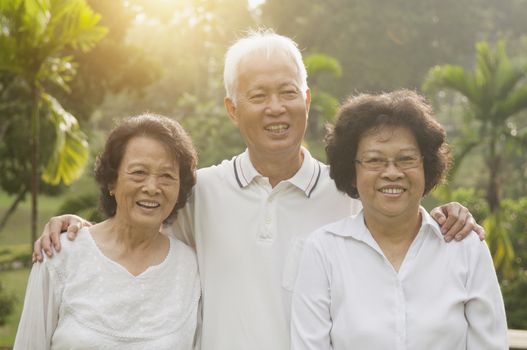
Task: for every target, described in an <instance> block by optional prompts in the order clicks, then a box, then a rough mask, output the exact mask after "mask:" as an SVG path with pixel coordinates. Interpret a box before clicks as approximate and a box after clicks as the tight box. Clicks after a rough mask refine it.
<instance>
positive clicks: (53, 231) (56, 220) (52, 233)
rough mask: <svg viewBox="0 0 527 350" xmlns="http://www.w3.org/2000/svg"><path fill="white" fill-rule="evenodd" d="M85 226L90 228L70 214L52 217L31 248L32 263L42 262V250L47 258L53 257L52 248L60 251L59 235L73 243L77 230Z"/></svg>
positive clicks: (79, 218) (82, 220)
mask: <svg viewBox="0 0 527 350" xmlns="http://www.w3.org/2000/svg"><path fill="white" fill-rule="evenodd" d="M85 226H91V223H90V222H89V221H86V220H84V219H83V218H81V217H80V216H77V215H72V214H65V215H60V216H54V217H52V218H51V219H49V221H48V223H47V224H46V225H45V226H44V231H43V232H42V235H41V236H40V238H39V239H37V241H36V242H35V244H34V246H33V262H36V261H39V262H41V261H42V260H43V258H44V257H43V255H42V250H44V252H45V253H46V255H47V256H49V257H52V256H53V249H52V247H54V248H55V250H56V251H60V234H61V233H66V234H67V235H68V239H70V240H72V241H73V240H74V239H75V238H76V237H77V233H78V232H79V230H80V229H81V228H82V227H85Z"/></svg>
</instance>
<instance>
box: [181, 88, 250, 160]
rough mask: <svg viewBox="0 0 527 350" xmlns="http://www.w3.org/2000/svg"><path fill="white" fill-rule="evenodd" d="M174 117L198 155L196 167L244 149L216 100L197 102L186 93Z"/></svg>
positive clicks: (242, 143) (237, 133) (234, 129)
mask: <svg viewBox="0 0 527 350" xmlns="http://www.w3.org/2000/svg"><path fill="white" fill-rule="evenodd" d="M177 107H178V111H179V113H178V115H176V116H177V117H178V118H180V121H181V124H182V125H183V127H184V128H185V129H186V130H188V132H189V134H190V136H191V137H192V140H193V142H194V145H195V147H196V149H197V150H198V155H199V166H200V167H206V166H210V165H214V164H218V163H219V162H221V161H222V160H223V159H226V158H230V157H233V156H235V155H237V154H239V153H240V152H242V151H243V150H244V149H245V143H244V142H243V139H242V137H241V135H240V133H239V131H238V129H237V128H236V127H235V126H234V124H233V123H231V122H230V119H229V118H227V117H226V116H225V110H224V109H223V105H222V104H221V102H220V101H208V102H204V103H200V102H199V101H198V98H197V97H196V96H193V95H190V94H186V95H183V96H182V97H181V99H180V100H179V101H178V104H177Z"/></svg>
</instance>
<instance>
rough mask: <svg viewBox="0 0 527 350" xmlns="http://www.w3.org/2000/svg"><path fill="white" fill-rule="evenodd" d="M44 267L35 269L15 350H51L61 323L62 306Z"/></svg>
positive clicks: (32, 271)
mask: <svg viewBox="0 0 527 350" xmlns="http://www.w3.org/2000/svg"><path fill="white" fill-rule="evenodd" d="M54 288H55V286H54V283H53V282H52V279H50V274H49V270H48V266H47V265H46V264H45V263H37V264H34V265H33V268H32V269H31V274H30V275H29V282H28V285H27V289H26V297H25V299H24V309H23V311H22V316H21V318H20V324H19V325H18V331H17V334H16V339H15V345H14V347H13V349H14V350H23V349H32V350H49V349H50V346H51V336H52V335H53V332H54V331H55V328H56V326H57V321H58V309H59V302H58V300H55V293H54Z"/></svg>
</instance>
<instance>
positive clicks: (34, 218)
mask: <svg viewBox="0 0 527 350" xmlns="http://www.w3.org/2000/svg"><path fill="white" fill-rule="evenodd" d="M32 94H33V102H32V107H31V250H33V243H34V242H35V241H36V239H37V222H38V192H39V146H40V145H39V134H40V125H39V116H38V114H39V111H38V110H39V102H40V93H39V89H38V87H37V86H36V85H34V86H33V88H32Z"/></svg>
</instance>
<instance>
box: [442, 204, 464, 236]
mask: <svg viewBox="0 0 527 350" xmlns="http://www.w3.org/2000/svg"><path fill="white" fill-rule="evenodd" d="M462 209H466V208H465V207H463V206H462V205H461V204H459V203H456V202H452V203H448V204H445V205H443V206H442V207H441V210H442V211H443V213H444V214H445V215H446V220H445V222H444V223H443V224H440V225H441V232H442V233H443V235H444V236H445V240H446V241H447V242H450V241H451V240H452V239H454V236H455V235H456V233H457V231H459V229H460V228H461V227H462V226H463V224H464V223H465V220H466V216H463V217H462V218H461V216H462V215H463V211H462ZM465 213H468V211H466V212H465ZM460 218H461V219H462V220H463V221H462V222H461V224H459V225H457V226H454V225H456V223H458V222H459V220H460Z"/></svg>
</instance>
